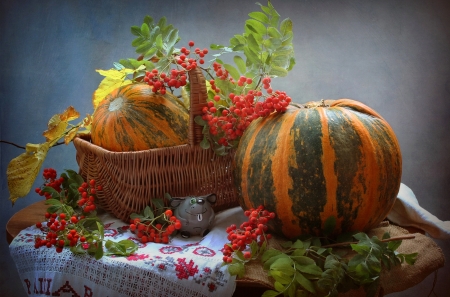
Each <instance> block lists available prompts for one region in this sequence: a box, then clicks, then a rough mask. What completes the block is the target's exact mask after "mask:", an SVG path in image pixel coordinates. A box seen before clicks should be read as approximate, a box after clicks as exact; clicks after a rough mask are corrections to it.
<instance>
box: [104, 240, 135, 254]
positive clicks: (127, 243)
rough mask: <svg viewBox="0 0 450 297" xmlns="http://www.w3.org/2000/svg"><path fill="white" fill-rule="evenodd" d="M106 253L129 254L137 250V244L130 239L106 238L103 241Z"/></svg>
mask: <svg viewBox="0 0 450 297" xmlns="http://www.w3.org/2000/svg"><path fill="white" fill-rule="evenodd" d="M105 247H106V249H107V252H106V255H108V256H109V255H117V256H129V255H131V254H132V253H134V252H135V251H137V250H138V248H139V246H138V245H137V244H136V243H135V242H134V241H132V240H129V239H124V240H121V241H119V242H114V241H112V240H109V239H108V240H107V241H106V243H105Z"/></svg>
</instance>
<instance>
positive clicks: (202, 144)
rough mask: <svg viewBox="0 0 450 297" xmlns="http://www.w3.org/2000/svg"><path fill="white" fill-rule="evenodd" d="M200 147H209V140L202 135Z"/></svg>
mask: <svg viewBox="0 0 450 297" xmlns="http://www.w3.org/2000/svg"><path fill="white" fill-rule="evenodd" d="M205 127H206V126H205ZM200 147H201V148H202V149H205V150H207V149H209V148H210V147H211V144H210V143H209V141H208V139H207V138H206V137H203V139H202V141H201V142H200Z"/></svg>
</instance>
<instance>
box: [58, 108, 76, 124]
mask: <svg viewBox="0 0 450 297" xmlns="http://www.w3.org/2000/svg"><path fill="white" fill-rule="evenodd" d="M79 117H80V113H79V112H78V111H76V110H75V108H74V107H73V106H69V107H67V109H66V110H65V111H64V112H63V113H62V114H60V115H59V118H60V119H61V121H67V122H70V121H72V120H75V119H78V118H79Z"/></svg>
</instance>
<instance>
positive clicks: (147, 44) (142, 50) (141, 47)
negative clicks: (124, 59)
mask: <svg viewBox="0 0 450 297" xmlns="http://www.w3.org/2000/svg"><path fill="white" fill-rule="evenodd" d="M152 47H153V42H150V41H145V42H143V43H141V44H140V45H139V46H138V47H137V48H136V53H138V54H144V53H146V52H147V51H149V50H150V49H151V48H152Z"/></svg>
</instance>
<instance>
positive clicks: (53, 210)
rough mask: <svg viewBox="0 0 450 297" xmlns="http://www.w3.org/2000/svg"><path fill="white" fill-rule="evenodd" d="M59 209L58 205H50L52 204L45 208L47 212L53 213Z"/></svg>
mask: <svg viewBox="0 0 450 297" xmlns="http://www.w3.org/2000/svg"><path fill="white" fill-rule="evenodd" d="M60 209H61V206H60V205H52V206H50V207H48V208H47V212H48V213H55V212H57V211H59V210H60Z"/></svg>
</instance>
